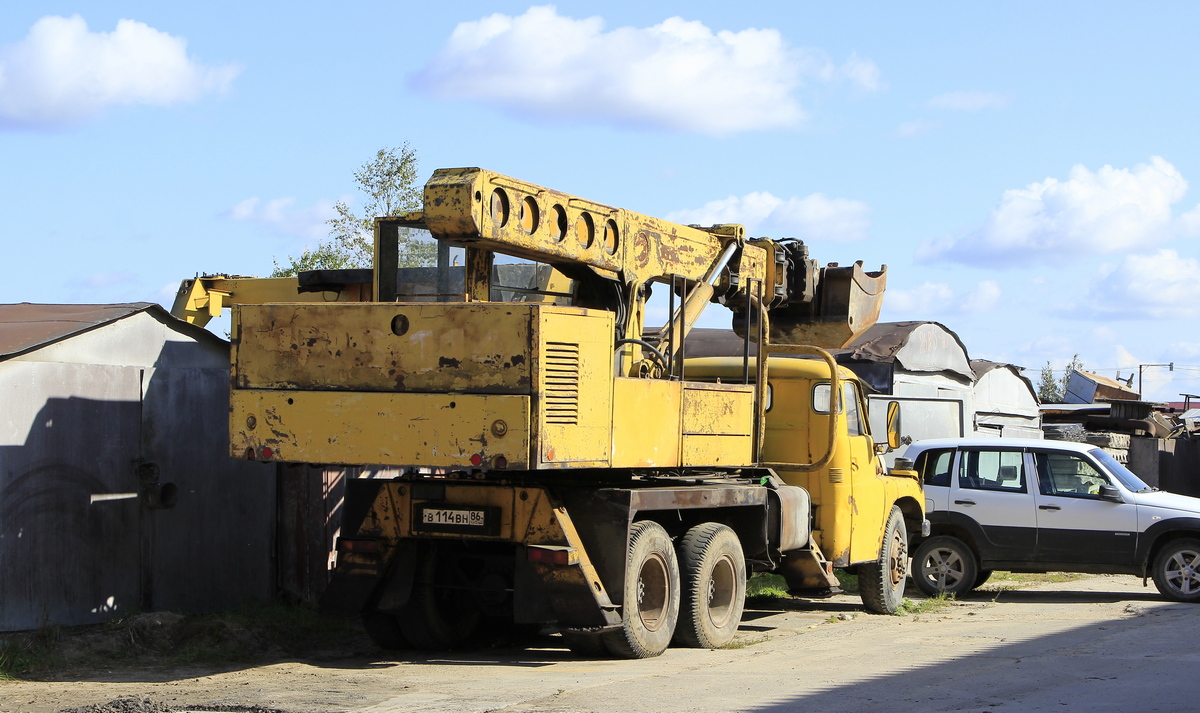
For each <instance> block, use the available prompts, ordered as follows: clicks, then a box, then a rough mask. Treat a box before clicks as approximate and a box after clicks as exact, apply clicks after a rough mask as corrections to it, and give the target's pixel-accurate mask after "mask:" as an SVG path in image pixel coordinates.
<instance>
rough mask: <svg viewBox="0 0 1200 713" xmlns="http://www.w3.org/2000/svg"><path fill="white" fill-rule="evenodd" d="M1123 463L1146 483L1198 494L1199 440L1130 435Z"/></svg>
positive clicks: (1194, 494)
mask: <svg viewBox="0 0 1200 713" xmlns="http://www.w3.org/2000/svg"><path fill="white" fill-rule="evenodd" d="M1126 465H1127V467H1128V468H1129V469H1130V470H1132V471H1133V472H1134V473H1136V474H1137V475H1138V477H1139V478H1141V479H1142V480H1144V481H1146V483H1147V484H1149V485H1153V486H1154V487H1156V488H1162V489H1163V490H1166V491H1168V492H1171V493H1179V494H1180V495H1190V496H1192V497H1200V440H1191V439H1183V438H1145V437H1140V436H1134V437H1133V438H1131V439H1130V442H1129V462H1128V463H1127V464H1126Z"/></svg>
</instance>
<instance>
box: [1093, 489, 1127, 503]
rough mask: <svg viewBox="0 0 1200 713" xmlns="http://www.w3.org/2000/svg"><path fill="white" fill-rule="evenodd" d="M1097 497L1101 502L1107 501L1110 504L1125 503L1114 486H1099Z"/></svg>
mask: <svg viewBox="0 0 1200 713" xmlns="http://www.w3.org/2000/svg"><path fill="white" fill-rule="evenodd" d="M1099 495H1100V499H1101V500H1107V501H1109V502H1112V503H1123V502H1125V498H1123V497H1121V491H1120V490H1117V487H1116V486H1115V485H1101V486H1100V492H1099Z"/></svg>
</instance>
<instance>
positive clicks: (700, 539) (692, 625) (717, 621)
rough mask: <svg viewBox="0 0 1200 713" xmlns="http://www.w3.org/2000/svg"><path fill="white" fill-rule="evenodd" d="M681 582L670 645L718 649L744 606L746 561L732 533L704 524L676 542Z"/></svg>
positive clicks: (726, 640)
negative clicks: (673, 637)
mask: <svg viewBox="0 0 1200 713" xmlns="http://www.w3.org/2000/svg"><path fill="white" fill-rule="evenodd" d="M679 570H680V577H681V579H682V584H683V603H682V605H681V610H680V620H679V623H678V625H677V626H676V627H675V643H677V644H680V645H683V646H690V647H692V648H699V649H719V648H721V647H722V646H725V645H726V644H728V643H729V642H730V641H732V640H733V637H734V635H735V634H737V630H738V625H739V624H740V623H741V621H742V608H743V607H744V606H745V603H746V557H745V555H743V554H742V543H741V541H740V540H738V536H737V534H736V533H734V531H733V530H731V529H729V528H728V527H726V526H725V525H722V524H720V523H718V522H706V523H704V524H703V525H697V526H695V527H693V528H692V529H690V530H688V532H687V534H686V535H684V536H683V540H682V541H680V543H679Z"/></svg>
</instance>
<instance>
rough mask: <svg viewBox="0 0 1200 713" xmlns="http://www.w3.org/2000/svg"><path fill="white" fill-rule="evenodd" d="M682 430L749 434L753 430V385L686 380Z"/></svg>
mask: <svg viewBox="0 0 1200 713" xmlns="http://www.w3.org/2000/svg"><path fill="white" fill-rule="evenodd" d="M683 432H684V433H685V434H692V433H694V434H702V435H718V436H735V435H741V436H749V435H751V434H752V433H753V432H754V387H753V386H741V385H732V384H705V385H697V384H694V383H689V384H687V387H686V388H685V389H684V390H683Z"/></svg>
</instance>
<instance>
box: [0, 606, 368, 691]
mask: <svg viewBox="0 0 1200 713" xmlns="http://www.w3.org/2000/svg"><path fill="white" fill-rule="evenodd" d="M371 648H372V646H371V644H370V643H369V641H368V640H367V639H366V636H365V634H364V633H363V631H362V626H361V624H360V623H359V622H358V621H357V620H346V619H329V618H323V617H320V616H317V613H316V611H315V610H314V609H312V608H310V607H306V606H299V605H297V606H289V605H285V604H281V603H280V604H269V605H262V606H255V607H247V608H242V609H236V610H232V611H227V612H220V613H215V614H202V615H196V616H182V615H179V614H173V613H170V612H154V613H149V614H134V615H130V616H127V617H123V618H120V619H114V620H111V621H109V622H107V623H104V624H96V625H92V626H77V627H48V628H45V629H43V630H40V631H35V632H17V633H13V634H6V635H0V679H10V680H11V679H14V678H17V677H21V676H24V677H36V676H37V675H39V674H40V673H42V672H45V671H51V670H63V669H83V670H88V669H95V668H106V669H108V668H114V667H117V668H119V667H135V666H136V667H151V668H163V667H174V666H180V665H187V664H208V665H215V666H222V665H229V664H235V663H247V662H254V661H263V660H279V659H286V658H337V657H342V656H350V655H354V654H356V653H360V652H363V651H369V650H371Z"/></svg>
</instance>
